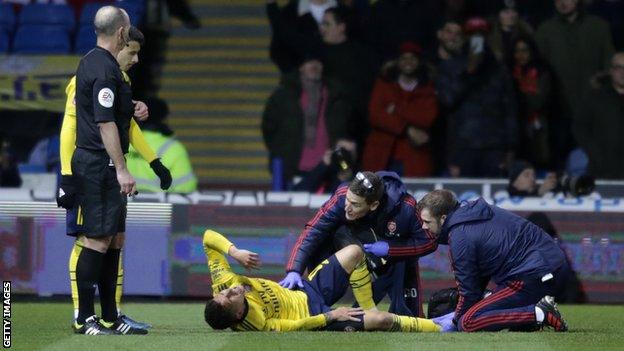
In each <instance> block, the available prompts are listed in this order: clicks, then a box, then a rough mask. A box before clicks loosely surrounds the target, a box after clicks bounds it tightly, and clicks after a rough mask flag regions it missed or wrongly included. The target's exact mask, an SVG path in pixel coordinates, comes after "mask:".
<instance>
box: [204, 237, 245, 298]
mask: <svg viewBox="0 0 624 351" xmlns="http://www.w3.org/2000/svg"><path fill="white" fill-rule="evenodd" d="M203 244H204V252H205V253H206V258H207V260H208V268H209V269H210V276H211V278H212V292H213V294H216V293H217V292H219V291H221V290H224V289H226V288H228V287H230V286H232V285H235V284H237V283H238V282H240V279H239V277H238V275H237V274H235V273H234V272H232V268H231V267H230V264H229V263H228V261H227V259H226V258H225V255H224V253H227V252H228V250H229V249H230V247H231V246H232V245H233V244H232V243H231V242H230V241H229V240H228V239H226V238H225V237H224V236H223V235H221V234H219V233H217V232H215V231H214V230H206V232H205V233H204V241H203Z"/></svg>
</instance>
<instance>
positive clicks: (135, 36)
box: [128, 26, 145, 46]
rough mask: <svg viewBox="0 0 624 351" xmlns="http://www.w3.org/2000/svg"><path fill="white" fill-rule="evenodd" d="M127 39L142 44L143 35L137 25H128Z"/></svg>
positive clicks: (143, 40)
mask: <svg viewBox="0 0 624 351" xmlns="http://www.w3.org/2000/svg"><path fill="white" fill-rule="evenodd" d="M128 41H136V42H137V43H139V45H141V46H143V44H145V36H144V35H143V33H142V32H141V31H140V30H139V29H138V28H137V27H135V26H130V30H129V31H128Z"/></svg>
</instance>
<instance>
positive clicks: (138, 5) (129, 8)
mask: <svg viewBox="0 0 624 351" xmlns="http://www.w3.org/2000/svg"><path fill="white" fill-rule="evenodd" d="M116 5H117V6H119V7H121V8H122V9H124V10H126V12H127V13H128V16H130V22H131V23H132V25H133V26H136V27H138V26H139V25H140V24H141V21H142V20H143V15H144V14H145V3H144V2H143V1H118V2H117V3H116Z"/></svg>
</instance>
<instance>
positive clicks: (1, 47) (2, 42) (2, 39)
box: [0, 28, 10, 54]
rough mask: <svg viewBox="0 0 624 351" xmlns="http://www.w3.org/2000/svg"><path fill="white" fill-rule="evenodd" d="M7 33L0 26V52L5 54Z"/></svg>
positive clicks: (7, 46) (7, 39) (7, 48)
mask: <svg viewBox="0 0 624 351" xmlns="http://www.w3.org/2000/svg"><path fill="white" fill-rule="evenodd" d="M9 39H10V37H9V33H8V32H7V31H6V30H4V29H2V28H0V54H6V53H7V52H8V51H9Z"/></svg>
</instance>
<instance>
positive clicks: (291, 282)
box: [279, 272, 303, 290]
mask: <svg viewBox="0 0 624 351" xmlns="http://www.w3.org/2000/svg"><path fill="white" fill-rule="evenodd" d="M279 285H281V286H283V287H284V288H287V289H291V290H292V289H296V288H297V287H299V288H302V289H303V281H302V280H301V274H299V273H298V272H288V274H286V277H284V279H282V281H281V282H279Z"/></svg>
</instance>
